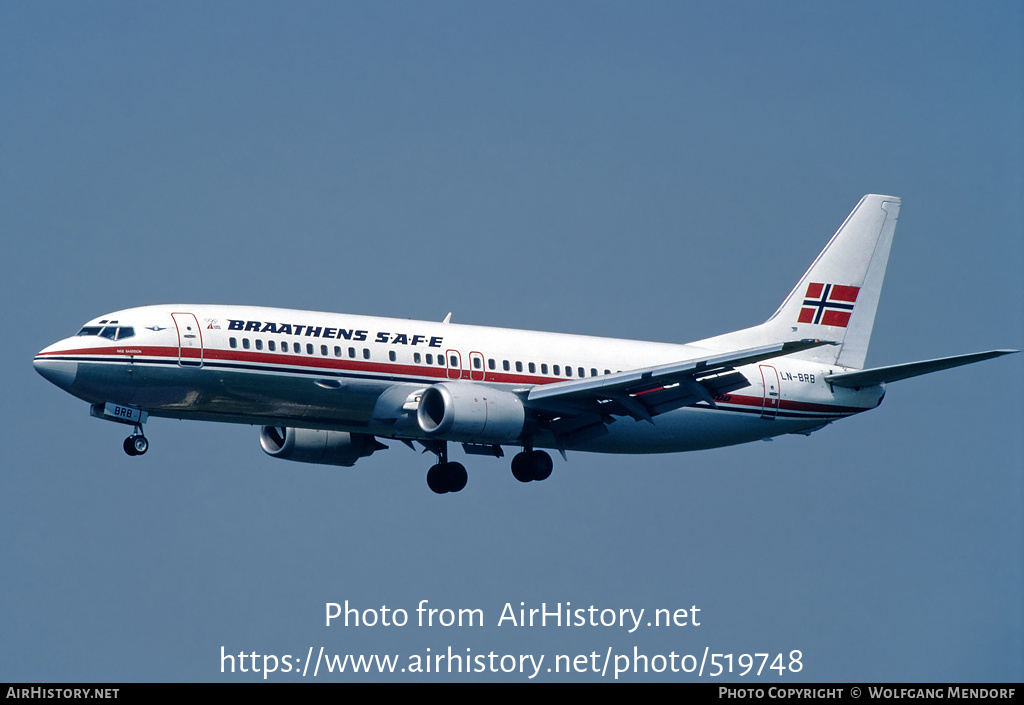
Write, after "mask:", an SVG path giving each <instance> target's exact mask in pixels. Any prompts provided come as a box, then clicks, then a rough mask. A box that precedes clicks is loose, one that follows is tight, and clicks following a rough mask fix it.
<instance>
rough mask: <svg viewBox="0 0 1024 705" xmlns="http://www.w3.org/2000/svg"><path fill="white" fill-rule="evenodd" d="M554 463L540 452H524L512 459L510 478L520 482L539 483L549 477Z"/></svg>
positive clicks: (549, 457)
mask: <svg viewBox="0 0 1024 705" xmlns="http://www.w3.org/2000/svg"><path fill="white" fill-rule="evenodd" d="M553 467H554V463H552V462H551V456H550V455H548V454H547V453H545V452H544V451H542V450H524V451H523V452H522V453H516V456H515V457H514V458H512V476H513V477H515V478H516V479H517V480H519V481H520V482H532V481H534V480H536V481H538V482H540V481H541V480H546V479H548V478H549V477H551V469H552V468H553Z"/></svg>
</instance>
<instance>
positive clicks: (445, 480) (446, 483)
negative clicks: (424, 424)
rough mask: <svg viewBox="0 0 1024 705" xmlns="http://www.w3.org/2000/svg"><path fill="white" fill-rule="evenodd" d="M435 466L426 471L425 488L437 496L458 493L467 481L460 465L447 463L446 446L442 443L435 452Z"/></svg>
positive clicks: (464, 470) (464, 471)
mask: <svg viewBox="0 0 1024 705" xmlns="http://www.w3.org/2000/svg"><path fill="white" fill-rule="evenodd" d="M435 452H436V453H437V464H435V465H434V466H433V467H431V468H430V469H429V470H427V487H429V488H430V489H431V490H432V491H433V492H436V493H437V494H445V493H446V492H460V491H461V490H462V489H463V488H464V487H465V486H466V482H467V480H468V479H469V476H468V475H467V474H466V468H465V466H464V465H463V464H462V463H450V462H448V444H447V443H446V442H444V441H442V442H441V443H440V444H439V445H438V447H437V450H436V451H435Z"/></svg>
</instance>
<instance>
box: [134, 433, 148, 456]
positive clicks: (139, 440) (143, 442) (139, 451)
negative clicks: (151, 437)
mask: <svg viewBox="0 0 1024 705" xmlns="http://www.w3.org/2000/svg"><path fill="white" fill-rule="evenodd" d="M130 440H131V442H132V446H133V447H134V448H135V455H145V453H146V451H147V450H149V441H148V440H147V439H146V437H145V436H132V437H131V439H130Z"/></svg>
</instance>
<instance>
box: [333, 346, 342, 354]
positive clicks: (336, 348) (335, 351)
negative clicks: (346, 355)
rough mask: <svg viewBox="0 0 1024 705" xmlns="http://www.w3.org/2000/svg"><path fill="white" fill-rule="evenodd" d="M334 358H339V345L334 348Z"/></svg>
mask: <svg viewBox="0 0 1024 705" xmlns="http://www.w3.org/2000/svg"><path fill="white" fill-rule="evenodd" d="M334 357H341V346H340V345H335V346H334Z"/></svg>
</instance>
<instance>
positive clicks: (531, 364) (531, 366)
mask: <svg viewBox="0 0 1024 705" xmlns="http://www.w3.org/2000/svg"><path fill="white" fill-rule="evenodd" d="M535 372H537V366H536V365H535V364H533V363H532V362H531V363H530V374H534V373H535Z"/></svg>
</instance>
